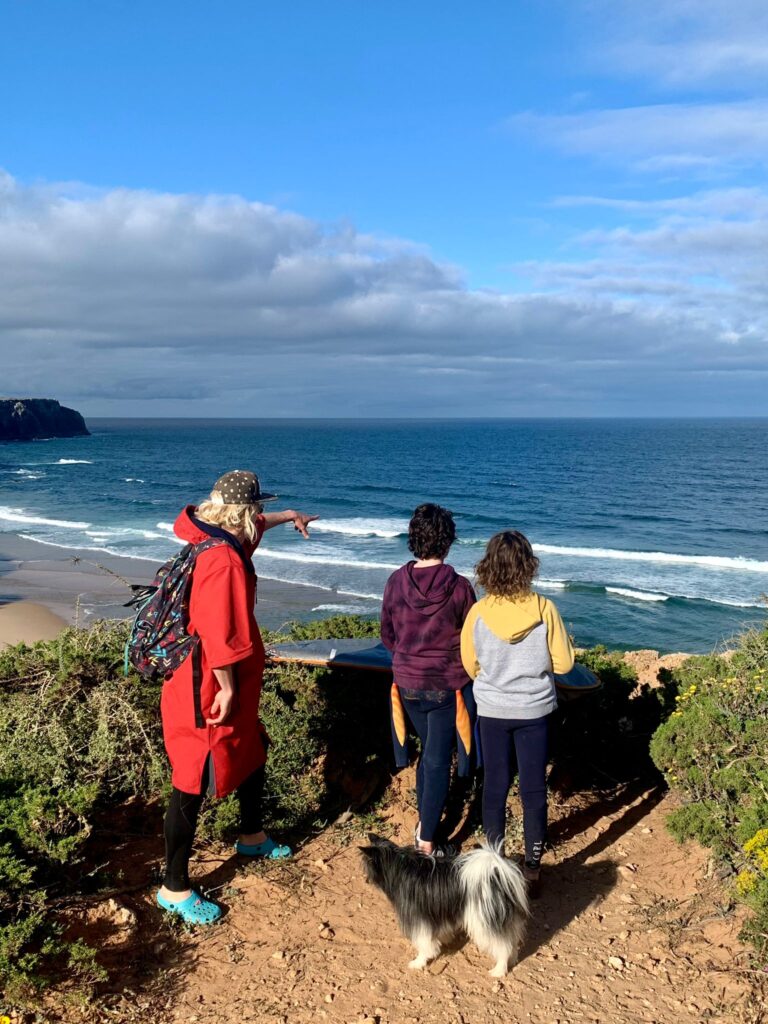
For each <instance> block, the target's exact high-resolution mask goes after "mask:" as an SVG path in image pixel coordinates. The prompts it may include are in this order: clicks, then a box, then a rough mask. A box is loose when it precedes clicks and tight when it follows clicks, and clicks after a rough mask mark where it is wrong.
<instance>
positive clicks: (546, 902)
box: [520, 788, 663, 960]
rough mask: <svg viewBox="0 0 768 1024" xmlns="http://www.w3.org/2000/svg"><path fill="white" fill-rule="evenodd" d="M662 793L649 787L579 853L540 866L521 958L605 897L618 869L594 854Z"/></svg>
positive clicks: (623, 830)
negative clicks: (538, 887) (536, 896)
mask: <svg viewBox="0 0 768 1024" xmlns="http://www.w3.org/2000/svg"><path fill="white" fill-rule="evenodd" d="M662 796H663V792H662V790H661V788H658V789H655V790H652V791H651V792H649V793H648V794H647V796H646V797H645V799H643V800H642V801H641V802H640V803H639V804H636V805H635V806H632V807H630V808H628V809H627V810H626V811H625V812H624V814H622V815H621V817H620V818H618V819H616V820H615V821H614V822H613V823H612V824H611V826H610V827H609V828H608V829H606V831H605V832H603V833H602V834H601V835H599V836H598V837H597V838H596V839H595V840H593V842H591V843H589V844H588V845H587V846H585V847H584V848H583V849H581V850H579V851H578V853H575V854H574V855H573V856H571V857H568V858H566V859H565V860H562V861H560V863H559V864H555V865H552V866H551V867H549V866H547V867H545V868H544V870H542V883H543V886H542V889H543V891H542V895H541V898H540V899H537V900H532V901H531V921H530V924H529V926H528V932H527V935H526V938H525V941H524V943H523V948H522V950H521V952H520V959H521V960H524V959H525V958H526V957H529V956H533V954H534V953H535V952H536V951H537V950H538V949H539V948H540V947H542V946H546V945H548V944H549V943H550V942H551V941H552V939H553V938H554V937H555V936H556V935H557V933H558V932H559V931H562V930H563V929H564V928H566V927H567V926H568V925H569V924H570V922H571V921H574V920H575V919H576V918H577V917H579V915H580V914H582V913H583V912H584V911H585V910H586V909H587V908H588V907H592V906H595V905H596V904H600V903H601V902H602V901H603V900H604V899H605V897H606V896H607V895H608V893H609V892H610V891H611V890H612V889H613V888H614V887H615V886H616V884H617V882H618V880H619V870H618V866H617V864H616V863H615V862H614V861H612V860H609V859H608V858H607V857H606V858H604V859H600V860H596V859H595V858H597V857H599V856H600V854H601V853H603V852H604V851H605V850H607V849H608V847H609V846H611V845H613V843H615V842H616V840H617V839H619V837H620V836H622V835H624V834H625V833H626V832H628V831H629V830H630V829H631V828H633V827H634V826H635V825H637V823H638V822H639V821H640V820H641V819H642V818H644V817H645V816H646V815H647V814H648V813H649V812H650V811H651V810H652V809H653V808H654V807H655V806H656V804H657V803H658V802H659V800H660V799H661V798H662Z"/></svg>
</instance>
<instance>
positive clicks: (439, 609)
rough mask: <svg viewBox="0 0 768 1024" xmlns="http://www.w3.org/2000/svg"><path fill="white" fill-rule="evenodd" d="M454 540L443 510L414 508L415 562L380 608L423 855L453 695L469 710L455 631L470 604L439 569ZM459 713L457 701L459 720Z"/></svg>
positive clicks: (453, 721) (435, 819)
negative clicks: (410, 742) (410, 741)
mask: <svg viewBox="0 0 768 1024" xmlns="http://www.w3.org/2000/svg"><path fill="white" fill-rule="evenodd" d="M455 539H456V526H455V524H454V522H453V515H452V514H451V513H450V512H449V511H448V510H447V509H444V508H441V507H440V506H439V505H419V507H418V508H417V509H416V511H415V512H414V513H413V517H412V519H411V522H410V524H409V526H408V547H409V548H410V550H411V551H412V552H413V553H414V555H415V556H416V559H417V560H416V561H410V562H407V563H406V564H405V565H403V566H402V567H401V568H400V569H398V570H397V571H396V572H394V573H393V574H392V575H391V576H390V578H389V580H388V581H387V585H386V588H385V590H384V600H383V603H382V608H381V640H382V643H383V644H384V646H385V647H387V648H389V650H390V651H392V668H393V673H394V681H395V683H396V685H397V690H398V691H399V694H400V698H401V700H402V705H403V707H404V708H405V712H406V714H407V716H408V718H409V719H410V721H411V723H412V725H413V727H414V729H415V730H416V733H417V734H418V737H419V740H420V741H421V757H420V758H419V765H418V768H417V771H416V794H417V798H418V805H419V826H418V828H417V830H416V845H417V847H418V848H419V849H420V850H422V851H423V852H424V853H433V852H434V848H435V846H434V844H435V831H436V829H437V826H438V824H439V823H440V819H441V817H442V814H443V810H444V808H445V803H446V800H447V797H448V788H449V785H450V780H451V760H452V757H453V749H454V746H455V742H456V728H457V701H458V699H457V691H459V692H462V691H463V692H464V693H465V695H466V698H467V702H466V703H467V705H468V706H469V707H471V708H473V707H474V701H472V699H471V689H472V684H471V681H470V679H469V676H468V675H467V673H466V672H465V670H464V666H463V665H462V662H461V627H462V626H463V624H464V619H465V618H466V617H467V612H468V611H469V609H470V608H471V607H472V605H473V604H474V603H475V600H476V599H475V592H474V590H473V589H472V585H471V584H470V583H469V581H468V580H467V579H465V578H464V577H463V576H460V575H459V574H458V573H457V572H456V570H455V569H454V568H453V567H452V566H450V565H446V563H445V558H446V556H447V555H448V551H449V549H450V547H451V544H453V542H454V540H455ZM465 707H466V705H465V704H464V703H463V701H462V703H461V708H460V714H461V713H465V712H464V708H465Z"/></svg>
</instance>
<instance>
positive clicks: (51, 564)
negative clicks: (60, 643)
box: [0, 533, 351, 649]
mask: <svg viewBox="0 0 768 1024" xmlns="http://www.w3.org/2000/svg"><path fill="white" fill-rule="evenodd" d="M159 565H160V561H159V560H155V559H144V558H137V557H133V556H131V557H126V556H121V555H112V554H107V553H103V552H101V551H90V550H88V549H78V548H58V547H54V546H53V545H48V544H45V543H43V542H38V541H33V540H28V539H27V538H25V537H21V536H19V535H18V534H15V533H2V534H0V649H1V648H2V647H3V646H5V645H6V644H8V643H18V642H19V641H20V640H25V641H26V642H28V643H29V642H32V640H34V639H47V638H48V634H49V633H50V630H51V629H52V628H53V626H54V625H55V624H56V621H58V623H59V628H63V627H64V626H68V625H69V626H71V625H80V626H87V625H89V624H90V623H92V622H94V621H95V620H96V619H101V618H108V619H128V618H131V616H132V612H131V609H129V608H125V607H124V605H125V602H126V601H127V600H128V599H129V598H130V596H131V591H130V589H129V584H131V583H147V582H149V581H150V580H151V579H152V577H153V576H154V574H155V571H156V569H157V568H158V567H159ZM258 593H259V604H258V607H257V613H256V617H257V619H258V621H259V623H260V625H262V626H264V627H266V628H268V629H277V628H279V627H280V626H282V625H283V624H285V623H287V622H290V621H292V620H294V619H308V618H312V617H314V616H316V615H322V614H324V612H323V611H315V609H318V608H319V606H321V605H328V604H330V603H335V602H337V601H338V603H339V604H349V603H350V600H351V599H350V598H349V597H345V595H342V594H336V593H335V591H330V590H321V589H320V588H319V587H312V586H306V585H304V584H301V583H284V582H281V581H279V580H271V579H268V578H266V577H264V576H260V577H259V591H258ZM22 607H23V609H24V610H23V612H22ZM20 630H21V631H22V632H23V633H25V635H19V631H20ZM36 631H37V632H40V635H39V636H36V635H35V634H36ZM44 634H45V635H44ZM54 635H55V633H54ZM15 636H19V639H18V640H16V639H12V637H15Z"/></svg>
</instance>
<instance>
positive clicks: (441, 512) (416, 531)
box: [408, 504, 456, 558]
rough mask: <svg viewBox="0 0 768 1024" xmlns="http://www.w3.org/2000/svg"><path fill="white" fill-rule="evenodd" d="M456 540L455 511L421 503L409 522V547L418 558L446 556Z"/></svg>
mask: <svg viewBox="0 0 768 1024" xmlns="http://www.w3.org/2000/svg"><path fill="white" fill-rule="evenodd" d="M455 540H456V524H455V523H454V521H453V512H449V511H448V509H447V508H442V507H441V506H440V505H430V504H427V505H419V507H418V508H417V509H416V510H415V512H414V513H413V515H412V516H411V521H410V523H409V524H408V547H409V548H410V549H411V551H412V552H413V553H414V555H416V557H417V558H445V556H446V555H447V554H448V552H449V550H450V547H451V544H453V542H454V541H455Z"/></svg>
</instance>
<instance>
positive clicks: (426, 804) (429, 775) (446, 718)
mask: <svg viewBox="0 0 768 1024" xmlns="http://www.w3.org/2000/svg"><path fill="white" fill-rule="evenodd" d="M399 689H400V696H401V697H402V699H403V707H404V708H405V713H406V714H407V715H408V718H409V719H410V721H411V724H412V725H413V728H414V729H415V730H416V733H417V735H418V737H419V740H420V741H421V756H420V757H419V764H418V767H417V769H416V798H417V800H418V804H419V820H420V822H421V826H420V832H419V836H420V838H421V839H422V840H423V841H424V842H425V843H432V842H434V839H435V832H436V831H437V826H438V825H439V824H440V819H441V817H442V816H443V810H444V809H445V803H446V800H447V799H448V789H449V787H450V784H451V761H452V759H453V750H454V747H455V745H456V693H455V691H454V690H406V689H403V687H399Z"/></svg>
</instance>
